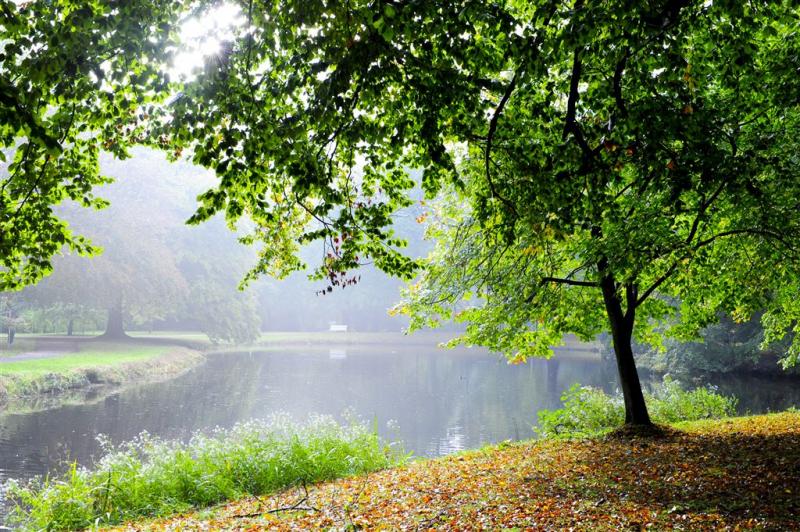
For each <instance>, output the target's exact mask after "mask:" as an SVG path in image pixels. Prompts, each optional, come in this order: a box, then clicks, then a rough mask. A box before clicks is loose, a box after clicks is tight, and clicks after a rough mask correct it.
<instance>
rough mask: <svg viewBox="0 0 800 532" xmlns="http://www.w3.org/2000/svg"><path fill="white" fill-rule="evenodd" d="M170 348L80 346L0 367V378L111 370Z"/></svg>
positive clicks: (99, 344) (165, 346)
mask: <svg viewBox="0 0 800 532" xmlns="http://www.w3.org/2000/svg"><path fill="white" fill-rule="evenodd" d="M173 348H174V346H172V345H161V346H152V345H147V346H141V345H136V344H125V343H111V342H103V343H100V342H92V343H82V344H80V347H79V349H80V351H76V352H68V353H66V354H63V355H58V356H53V357H48V358H36V359H31V360H18V361H14V362H2V363H0V375H19V374H23V373H25V374H29V375H42V374H46V373H63V372H66V371H71V370H74V369H77V368H85V367H93V366H112V365H119V364H127V363H129V362H137V361H142V360H146V359H150V358H154V357H158V356H161V355H164V354H166V353H167V352H168V351H170V350H171V349H173Z"/></svg>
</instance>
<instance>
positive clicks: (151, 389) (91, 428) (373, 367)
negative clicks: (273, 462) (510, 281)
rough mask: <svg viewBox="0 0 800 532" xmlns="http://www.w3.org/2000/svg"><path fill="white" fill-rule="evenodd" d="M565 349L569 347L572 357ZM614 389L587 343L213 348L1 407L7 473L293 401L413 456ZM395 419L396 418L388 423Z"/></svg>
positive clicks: (755, 394) (745, 384) (780, 389)
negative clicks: (146, 378) (592, 390)
mask: <svg viewBox="0 0 800 532" xmlns="http://www.w3.org/2000/svg"><path fill="white" fill-rule="evenodd" d="M563 355H566V356H563ZM575 382H581V383H583V384H591V385H595V386H601V387H603V388H605V389H607V390H608V389H613V386H614V382H615V375H614V373H613V369H612V368H609V367H608V366H607V365H604V364H602V363H601V362H599V360H587V359H586V354H585V353H583V354H582V355H581V356H579V357H570V354H569V353H563V354H562V356H559V357H556V358H554V359H553V360H551V361H543V360H534V361H530V362H529V363H527V364H524V365H519V366H510V365H508V364H506V363H505V362H504V361H503V360H500V359H499V358H498V357H496V356H494V355H490V354H487V353H486V352H484V351H478V350H460V351H444V350H437V349H435V348H414V349H409V348H399V347H392V346H389V347H384V348H380V347H372V348H366V347H363V346H362V347H360V348H359V349H354V348H352V347H350V348H344V347H339V348H335V349H316V350H315V349H313V348H307V349H303V350H290V351H285V352H258V353H239V354H224V355H213V356H210V357H209V361H208V362H207V363H206V364H204V365H202V366H200V367H198V368H196V369H194V370H192V371H190V372H189V373H186V374H185V375H183V376H181V377H179V378H177V379H174V380H172V381H168V382H163V383H157V384H148V385H142V386H137V387H132V388H129V389H125V390H123V391H121V392H119V393H115V394H113V395H111V396H108V397H106V398H104V399H101V400H99V401H97V402H94V403H91V404H82V405H77V406H63V407H59V408H54V409H50V410H45V411H41V412H36V413H31V414H20V415H3V416H0V480H3V479H5V478H11V477H15V478H28V477H31V476H33V475H37V474H44V473H47V472H55V471H58V470H60V469H62V467H63V463H64V462H65V461H66V460H67V459H69V460H77V461H78V462H79V463H82V464H89V463H91V461H92V457H93V456H95V455H96V454H97V453H98V451H99V448H98V443H97V441H96V439H95V437H96V435H97V434H101V433H102V434H106V435H108V436H109V437H110V439H111V440H112V441H113V442H121V441H125V440H129V439H131V438H133V437H135V436H136V435H137V434H139V433H140V432H142V431H148V432H150V433H152V434H157V435H160V436H164V437H167V438H186V437H188V436H189V435H190V434H191V433H192V432H193V431H196V430H203V429H208V428H210V427H214V426H222V427H228V426H231V425H232V424H234V423H235V422H237V421H240V420H246V419H250V418H262V417H267V416H268V415H269V414H270V413H273V412H276V411H284V412H288V413H290V414H292V415H293V416H295V417H296V418H298V419H303V418H306V417H307V416H308V414H309V413H323V414H331V415H333V416H336V417H337V418H340V419H341V418H342V415H343V414H344V413H345V412H346V411H348V410H349V411H351V412H354V413H356V414H357V415H359V416H360V417H362V418H363V419H364V420H366V421H367V422H369V423H373V422H377V425H378V428H379V432H381V434H382V435H383V436H385V437H386V438H388V439H391V440H400V441H402V443H403V445H404V446H405V449H407V450H410V451H413V452H414V453H415V454H416V455H425V456H438V455H442V454H447V453H451V452H454V451H458V450H461V449H466V448H472V447H478V446H480V445H482V444H485V443H491V442H497V441H501V440H505V439H509V438H511V439H519V438H528V437H531V436H533V431H532V428H531V427H532V425H533V424H534V422H535V420H536V412H537V411H538V410H540V409H543V408H553V407H557V406H558V405H559V404H560V402H559V396H560V395H561V393H562V392H563V391H564V390H565V389H566V388H568V387H569V386H570V385H571V384H572V383H575ZM720 388H721V389H722V390H723V391H726V392H728V393H735V394H736V395H739V396H741V397H743V401H742V404H741V408H742V410H750V411H753V412H760V411H765V410H770V409H773V410H776V409H783V408H786V407H787V406H790V405H800V387H798V386H797V384H796V381H787V382H786V383H780V382H779V383H777V384H776V383H774V382H764V383H759V382H758V381H757V380H752V379H750V380H742V381H739V382H736V381H728V382H725V383H721V384H720ZM390 420H391V423H390V425H392V426H394V427H396V428H389V427H387V423H388V422H390Z"/></svg>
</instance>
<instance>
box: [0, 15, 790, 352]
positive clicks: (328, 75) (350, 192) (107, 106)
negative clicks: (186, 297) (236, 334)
mask: <svg viewBox="0 0 800 532" xmlns="http://www.w3.org/2000/svg"><path fill="white" fill-rule="evenodd" d="M238 5H239V6H240V8H241V11H242V18H243V19H244V20H245V22H244V23H243V24H241V25H240V26H238V27H236V28H234V30H233V31H232V33H231V35H229V36H228V37H227V38H226V39H225V40H224V42H223V43H222V46H221V48H220V52H219V53H218V54H216V55H215V56H213V57H210V58H209V59H208V61H207V62H206V64H205V67H204V69H203V70H202V72H200V73H198V75H197V76H196V77H194V78H192V79H190V80H186V81H185V82H184V83H173V85H172V86H171V88H169V90H172V91H178V90H179V91H180V92H179V93H177V94H176V95H175V96H174V97H172V98H170V100H169V101H168V102H167V103H166V104H165V103H163V102H162V100H163V97H164V96H165V95H166V92H169V90H167V89H166V87H167V86H166V81H167V79H166V75H165V74H164V68H163V67H160V65H161V63H163V62H164V61H165V60H166V59H168V58H169V57H170V53H171V52H170V51H169V50H170V48H169V41H170V40H171V39H172V38H173V37H174V33H175V31H176V28H177V20H178V14H179V13H180V12H181V11H180V10H182V9H187V6H184V5H182V4H181V3H167V4H164V3H149V2H144V1H141V0H137V1H135V2H126V3H124V4H120V5H117V4H114V5H113V7H112V6H110V5H106V4H105V3H102V2H93V3H89V4H86V3H80V4H78V3H75V2H68V1H62V2H53V3H50V2H36V3H34V4H32V5H31V6H26V7H25V8H18V9H16V10H15V9H14V8H4V10H3V16H4V22H3V24H4V26H3V27H4V34H6V35H7V36H9V38H11V40H12V42H13V43H14V44H7V45H6V46H5V48H4V52H3V53H4V59H3V67H2V69H0V74H2V80H3V81H2V82H3V86H4V87H5V86H6V85H8V84H12V85H14V89H15V90H13V91H12V90H10V89H9V90H5V89H4V90H3V91H2V92H3V95H4V96H3V110H2V112H3V113H4V117H5V118H4V124H10V125H5V126H4V137H3V139H4V143H5V146H6V147H11V146H14V145H15V143H16V142H18V140H17V139H19V138H24V139H27V140H26V141H25V142H24V143H23V144H21V145H20V146H18V149H17V151H16V155H15V163H14V164H13V165H12V166H11V167H10V168H9V177H8V178H7V179H6V180H5V181H4V183H5V184H6V186H4V187H3V194H4V195H3V198H2V204H3V209H2V213H3V214H2V216H3V218H2V223H3V233H2V234H3V237H2V238H3V244H2V245H3V246H5V247H4V248H3V249H2V260H3V261H4V268H5V270H4V278H5V279H6V280H5V283H6V285H7V286H9V285H11V286H13V285H14V284H15V283H16V284H19V283H22V282H29V281H32V280H35V279H36V278H37V277H38V276H41V274H42V273H43V272H45V271H46V270H47V268H48V264H47V257H49V255H50V254H52V253H53V252H54V250H56V249H58V248H59V247H60V245H61V244H63V243H67V244H68V245H72V246H75V247H79V246H83V247H84V248H85V247H86V244H85V242H83V241H81V240H80V239H78V238H75V237H72V235H71V234H70V233H69V232H68V230H67V229H66V228H65V227H64V226H63V224H61V222H59V221H58V220H57V219H56V218H55V217H53V216H52V211H51V210H50V208H49V206H50V205H52V204H53V203H57V202H58V201H60V200H61V199H63V198H65V197H74V198H78V199H80V200H81V201H83V202H84V203H92V202H93V201H96V200H94V199H93V198H92V197H91V195H90V190H91V186H92V185H93V184H95V183H97V182H99V180H100V179H101V178H100V177H99V176H98V175H97V172H96V166H95V165H94V163H93V161H95V160H96V156H94V155H93V154H94V153H96V151H97V150H99V149H100V147H103V148H105V149H109V150H112V151H114V152H115V153H119V154H120V155H122V154H123V153H124V150H125V148H126V146H127V144H129V143H130V142H133V141H141V142H146V143H149V144H151V145H157V146H159V147H162V148H166V149H168V150H170V152H171V153H172V155H173V157H176V158H177V157H181V156H182V154H183V153H186V154H188V156H189V157H191V159H192V160H193V161H194V162H195V163H198V164H201V165H203V166H205V167H208V168H213V169H214V170H215V172H216V174H217V176H218V177H219V184H218V186H217V187H215V188H214V189H212V190H209V191H208V192H206V193H204V194H203V195H202V196H201V206H200V208H199V210H198V212H197V214H196V215H195V216H194V217H193V221H195V222H198V221H202V220H204V219H207V218H209V217H211V216H212V215H213V214H214V213H216V212H219V211H224V212H225V214H226V216H227V218H228V220H229V222H231V223H234V222H235V221H237V220H238V219H240V218H241V217H242V216H245V215H246V216H248V217H249V218H251V219H252V220H253V221H254V222H255V224H256V227H257V229H256V230H255V231H254V232H253V233H252V234H251V235H250V236H249V237H247V238H246V239H245V240H246V241H248V242H262V243H263V244H264V245H263V248H262V251H261V255H260V260H259V262H258V265H257V266H256V268H255V269H254V271H253V272H252V274H251V277H253V276H256V275H258V274H260V273H271V274H276V275H285V274H287V273H288V272H289V271H291V270H293V269H296V268H299V267H301V266H302V264H301V262H300V260H299V259H298V258H297V251H298V249H299V246H300V245H301V244H302V243H304V242H307V241H312V240H321V241H322V242H323V246H324V255H323V261H322V265H321V267H320V268H319V269H318V270H317V275H318V276H319V277H326V278H328V280H329V283H330V284H331V286H339V285H346V284H348V283H350V282H352V278H350V277H349V276H348V274H347V271H348V270H349V269H352V268H354V267H357V266H359V265H361V264H363V263H364V262H365V261H374V262H375V264H376V265H377V266H378V267H380V268H381V269H383V270H385V271H387V272H390V273H394V274H397V275H400V276H403V277H406V278H409V277H411V276H413V275H414V273H415V272H416V271H417V268H418V266H419V265H418V264H416V263H415V262H414V261H411V260H409V259H407V258H405V257H403V255H402V254H401V252H400V249H399V248H400V247H402V244H403V242H402V240H401V239H398V238H397V237H396V236H395V235H394V234H393V233H392V231H391V228H390V227H389V226H390V222H391V216H392V213H393V212H395V211H396V210H397V209H399V208H401V207H404V206H407V205H408V204H409V202H410V200H409V195H408V192H409V190H410V189H412V188H413V187H414V186H415V183H414V180H412V179H411V178H410V177H409V174H408V172H407V169H409V168H414V169H423V170H424V174H423V178H422V187H423V188H424V190H425V191H426V192H427V193H428V195H429V196H435V195H436V194H437V193H438V194H440V195H442V196H443V198H444V199H443V200H442V202H441V203H440V204H439V205H438V206H437V207H436V211H435V214H436V217H434V223H433V224H432V232H433V235H434V236H436V237H437V238H438V239H439V248H438V250H437V251H436V252H435V253H434V254H433V256H432V257H431V258H430V259H429V260H428V261H427V263H426V268H425V273H424V274H423V276H422V279H421V282H420V284H419V285H417V287H416V288H414V289H413V290H412V292H411V294H410V299H409V302H408V304H407V305H406V306H405V307H404V309H405V310H406V311H408V312H409V313H411V314H412V315H413V316H414V317H415V324H416V325H420V324H423V323H430V322H435V321H436V320H438V319H439V318H440V317H441V316H442V315H444V316H449V315H451V314H452V313H453V312H454V310H456V309H459V310H460V309H463V312H461V313H460V314H459V316H460V318H461V319H464V320H466V321H467V322H468V323H469V324H470V325H469V327H468V331H467V334H466V337H465V339H464V340H465V341H468V342H475V343H482V344H485V345H488V346H489V347H492V348H495V349H499V350H502V351H504V352H506V353H508V354H509V356H511V357H512V358H513V359H515V360H522V359H524V358H525V357H527V356H529V355H538V354H545V353H546V352H547V346H548V345H551V344H552V343H554V342H556V341H557V340H558V339H559V338H560V337H561V335H562V334H563V333H565V332H568V331H571V332H576V333H577V334H579V335H580V336H583V337H589V336H592V335H593V334H595V333H597V332H599V331H600V330H602V329H604V328H605V327H606V316H605V314H604V312H611V314H614V315H616V316H617V318H618V320H617V321H618V322H619V321H621V320H622V321H624V322H625V323H627V324H629V325H631V326H632V323H633V321H634V319H636V318H637V317H638V318H639V322H640V323H642V322H644V323H645V324H657V323H659V321H661V320H664V319H666V318H668V317H670V315H675V314H677V315H678V316H679V317H680V320H679V321H678V322H675V323H678V325H676V326H674V327H672V329H673V332H675V333H678V334H683V335H689V334H691V333H693V332H694V331H696V330H697V328H698V327H700V326H702V325H704V324H706V323H708V322H710V321H712V320H714V319H715V317H716V314H717V312H718V311H721V310H726V311H731V312H733V313H734V315H735V316H736V317H737V318H741V319H745V318H747V317H748V316H749V315H750V314H752V313H753V311H754V310H755V309H758V308H765V309H766V312H765V313H764V317H763V322H764V324H765V327H766V331H767V333H766V338H767V340H774V339H776V338H778V337H780V336H782V335H783V334H784V333H785V332H786V330H787V329H788V328H790V327H797V322H798V320H797V318H798V317H800V307H799V306H798V305H800V303H798V301H800V298H799V297H798V295H799V294H798V293H797V291H798V290H800V288H798V286H800V285H799V284H798V279H799V278H800V275H799V274H800V262H799V261H798V259H799V257H798V253H797V249H796V247H795V243H796V242H797V241H798V236H800V218H799V217H800V214H798V213H800V210H799V209H798V208H797V207H798V198H800V190H799V189H800V179H798V177H799V176H798V160H797V153H798V150H797V147H798V146H797V138H798V129H799V126H800V124H798V120H800V116H799V114H798V101H799V100H800V82H798V76H797V72H798V69H799V68H800V53H799V52H800V48H799V46H798V36H797V32H796V28H797V27H798V13H797V10H796V8H795V7H793V5H792V4H791V2H789V1H788V0H787V1H782V2H781V1H779V2H766V1H756V2H746V3H743V2H738V1H735V0H721V1H714V2H700V1H694V2H693V1H689V0H661V1H654V2H628V1H622V0H616V1H610V2H603V3H597V2H584V1H583V0H577V1H575V2H564V1H546V0H537V1H524V2H523V1H520V0H505V1H501V0H490V1H476V0H426V1H416V0H408V1H394V0H378V1H369V2H367V1H363V0H353V1H349V2H327V1H307V0H303V1H300V0H285V1H273V2H256V1H254V0H249V1H247V2H239V3H238ZM79 7H80V9H79ZM189 7H191V9H192V10H194V11H193V13H194V14H195V15H196V16H199V17H202V16H203V15H204V13H205V14H206V15H208V14H209V13H211V11H209V10H210V9H211V8H212V7H213V3H211V2H205V1H203V2H195V3H192V4H191V6H189ZM45 20H59V21H64V22H65V24H63V25H61V24H48V23H46V22H44V21H45ZM66 22H69V24H67V23H66ZM112 23H113V29H112V28H111V26H112ZM73 28H74V31H73ZM103 28H106V31H103ZM14 32H16V33H14ZM42 43H46V45H44V46H42ZM97 58H100V60H99V61H96V60H95V59H97ZM103 65H107V66H108V68H105V67H104V66H103ZM62 72H67V73H69V74H70V75H69V76H60V75H57V74H59V73H62ZM173 81H174V80H173ZM20 89H25V90H20ZM87 95H88V96H89V97H87ZM18 104H19V105H18ZM20 110H21V111H20ZM98 132H102V134H100V133H98ZM65 148H68V149H65ZM184 150H186V151H184ZM26 153H27V154H28V155H26ZM48 161H49V162H48ZM38 175H41V177H40V178H39V177H36V176H38ZM32 190H35V191H36V193H32V192H30V191H32ZM8 206H12V207H11V208H9V207H8ZM27 209H30V210H27ZM16 211H20V213H24V215H20V216H18V215H17V213H16ZM39 234H42V235H46V238H45V239H44V240H43V241H42V242H39V243H37V245H36V246H33V245H32V243H33V242H35V241H36V239H35V238H34V236H33V235H39ZM47 235H49V236H47ZM26 245H27V246H28V247H25V246H26ZM469 297H472V298H473V299H472V301H474V302H475V303H467V304H466V305H465V303H463V301H464V300H465V299H467V298H469ZM676 301H680V304H679V306H676V303H675V302H676ZM604 306H605V307H606V308H605V309H604ZM465 307H466V308H465ZM638 330H639V333H640V335H642V336H647V333H648V331H647V330H646V329H643V328H638ZM798 354H800V344H798V343H795V345H794V346H793V347H792V349H791V350H790V354H789V357H788V359H787V362H793V361H795V360H796V359H797V357H798Z"/></svg>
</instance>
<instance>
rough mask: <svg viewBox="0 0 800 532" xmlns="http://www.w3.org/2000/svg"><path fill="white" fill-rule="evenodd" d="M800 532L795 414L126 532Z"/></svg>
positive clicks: (316, 494) (428, 473)
mask: <svg viewBox="0 0 800 532" xmlns="http://www.w3.org/2000/svg"><path fill="white" fill-rule="evenodd" d="M265 528H268V529H281V530H283V529H285V530H289V529H295V530H296V529H339V530H341V529H350V530H352V529H391V530H395V529H399V530H418V529H422V530H424V529H448V530H466V529H504V528H506V529H553V530H556V529H558V530H561V529H579V530H640V529H655V530H658V529H675V530H699V529H709V530H711V529H713V530H737V529H761V530H800V414H797V413H783V414H773V415H768V416H755V417H748V418H733V419H726V420H722V421H707V422H701V423H693V424H687V425H684V426H681V427H678V428H677V429H669V430H668V431H667V432H666V435H663V436H661V437H640V436H631V435H616V436H610V437H606V438H603V439H597V440H585V441H543V442H536V441H531V442H524V443H519V444H508V445H500V446H497V447H492V448H487V449H484V450H480V451H473V452H469V453H464V454H461V455H456V456H451V457H446V458H442V459H437V460H429V461H417V462H413V463H411V464H409V465H407V466H405V467H400V468H396V469H391V470H386V471H381V472H378V473H373V474H370V475H368V476H364V477H354V478H349V479H344V480H340V481H336V482H330V483H326V484H322V485H316V486H308V487H307V489H306V488H303V487H298V488H295V489H292V490H289V491H286V492H284V493H281V494H278V495H274V496H265V497H259V498H248V499H243V500H240V501H236V502H234V503H231V504H228V505H225V506H222V507H219V508H215V509H211V510H206V511H203V512H199V513H196V514H192V515H185V516H178V517H175V518H171V519H166V520H160V521H154V522H148V523H139V524H129V525H127V526H126V527H122V529H127V530H209V529H211V530H217V529H235V530H259V529H265Z"/></svg>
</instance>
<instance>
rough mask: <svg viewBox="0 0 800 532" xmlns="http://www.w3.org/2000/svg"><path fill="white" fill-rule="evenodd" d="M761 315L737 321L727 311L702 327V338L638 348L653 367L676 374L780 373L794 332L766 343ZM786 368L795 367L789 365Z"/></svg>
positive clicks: (645, 362) (640, 356)
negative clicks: (715, 320) (779, 363)
mask: <svg viewBox="0 0 800 532" xmlns="http://www.w3.org/2000/svg"><path fill="white" fill-rule="evenodd" d="M760 317H761V316H760V315H756V316H754V317H752V318H751V319H750V320H748V321H745V322H743V323H737V322H736V321H734V320H733V319H732V318H731V317H729V316H724V315H723V316H721V317H720V320H719V322H718V323H714V324H711V325H708V326H706V327H705V328H703V329H702V330H701V331H700V341H695V342H681V341H679V340H676V339H667V340H665V341H664V342H663V344H662V345H660V346H655V347H653V346H647V345H642V346H637V347H640V348H641V349H640V350H639V351H638V352H637V361H638V362H639V364H640V365H642V366H643V367H647V368H649V369H651V370H654V371H658V372H665V373H666V372H668V373H672V374H676V373H679V374H695V373H698V372H713V373H728V372H747V371H753V370H757V371H760V372H767V373H780V372H781V368H780V366H779V365H778V364H777V361H778V360H779V359H780V357H782V356H783V355H784V354H785V353H786V352H787V350H788V349H789V346H790V345H791V342H792V339H793V336H794V335H788V337H787V338H784V339H783V340H781V341H779V342H776V343H773V344H770V345H764V344H765V342H764V328H763V327H762V325H761V322H760ZM794 369H795V370H796V369H797V368H794ZM786 371H788V372H791V371H793V369H792V368H786Z"/></svg>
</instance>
